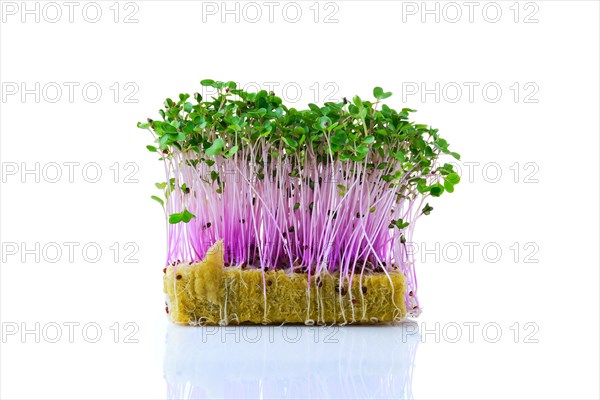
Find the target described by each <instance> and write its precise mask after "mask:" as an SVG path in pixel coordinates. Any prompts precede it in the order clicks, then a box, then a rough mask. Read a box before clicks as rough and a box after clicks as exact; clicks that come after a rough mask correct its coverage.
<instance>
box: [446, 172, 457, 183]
mask: <svg viewBox="0 0 600 400" xmlns="http://www.w3.org/2000/svg"><path fill="white" fill-rule="evenodd" d="M444 179H445V181H446V182H450V183H451V184H453V185H456V184H457V183H459V182H460V176H459V175H458V174H457V173H456V172H452V173H450V174H448V175H447V176H446V178H444Z"/></svg>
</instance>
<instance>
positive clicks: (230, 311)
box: [164, 243, 406, 325]
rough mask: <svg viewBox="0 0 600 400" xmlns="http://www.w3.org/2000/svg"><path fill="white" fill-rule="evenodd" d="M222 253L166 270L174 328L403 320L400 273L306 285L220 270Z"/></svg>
mask: <svg viewBox="0 0 600 400" xmlns="http://www.w3.org/2000/svg"><path fill="white" fill-rule="evenodd" d="M222 249H223V246H222V244H221V243H217V244H216V245H215V246H213V248H211V251H209V253H208V255H207V257H206V259H205V260H203V261H201V262H199V263H195V264H191V265H190V264H177V265H171V266H169V267H168V268H167V269H166V272H165V276H164V289H165V293H166V294H167V310H168V314H169V316H170V318H171V320H172V321H173V322H176V323H180V324H189V325H217V324H219V325H227V324H244V323H254V324H261V323H262V324H281V323H296V324H307V325H313V324H347V323H367V324H373V323H382V322H393V321H400V320H402V319H403V318H404V317H405V316H406V306H405V304H404V294H405V285H404V275H403V274H402V273H401V272H391V273H389V274H384V273H368V274H364V275H363V276H362V278H361V277H360V276H358V275H357V276H355V277H354V279H353V280H352V282H351V283H350V282H349V280H348V279H346V280H343V282H340V275H339V274H331V273H323V274H321V275H319V276H312V277H311V278H310V280H309V279H308V274H306V273H298V272H295V273H291V274H290V273H288V272H285V271H283V270H278V271H267V272H265V273H264V274H263V273H262V272H261V270H258V269H242V268H241V267H229V268H224V266H223V251H222ZM309 282H310V283H309Z"/></svg>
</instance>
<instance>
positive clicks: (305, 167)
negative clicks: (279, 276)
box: [138, 79, 460, 293]
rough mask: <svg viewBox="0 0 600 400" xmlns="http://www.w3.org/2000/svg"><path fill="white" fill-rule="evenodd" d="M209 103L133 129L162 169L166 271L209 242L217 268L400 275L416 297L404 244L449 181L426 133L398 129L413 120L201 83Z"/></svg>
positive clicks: (380, 95)
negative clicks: (220, 245) (216, 253)
mask: <svg viewBox="0 0 600 400" xmlns="http://www.w3.org/2000/svg"><path fill="white" fill-rule="evenodd" d="M201 84H202V85H203V86H209V87H213V88H215V89H216V92H217V94H216V95H215V96H214V97H212V98H210V99H203V98H202V96H201V95H200V94H198V93H195V94H194V95H193V96H190V95H189V94H180V95H179V98H178V100H172V99H166V100H165V102H164V108H162V109H160V110H159V114H160V120H152V119H148V121H147V122H144V123H138V127H139V128H143V129H147V130H149V131H150V132H151V133H152V134H153V136H154V139H155V142H154V143H153V144H152V145H149V146H147V149H148V150H149V151H151V152H154V153H158V154H159V155H160V160H162V161H163V162H164V165H165V171H166V177H167V179H166V182H162V183H158V184H157V187H158V189H159V190H161V191H162V192H163V198H164V200H163V199H161V198H159V197H157V196H152V198H153V199H154V200H156V201H158V202H159V203H160V204H161V205H163V207H164V209H165V213H166V217H167V219H168V222H169V225H168V260H167V261H168V262H169V263H171V262H176V261H177V260H186V261H194V260H199V259H201V258H202V257H204V255H205V254H206V252H207V250H208V248H209V247H210V246H211V245H212V244H213V243H214V242H215V241H217V240H219V239H223V241H224V244H225V262H226V265H245V266H248V267H256V268H261V269H263V270H264V269H278V268H284V269H287V270H289V271H303V272H307V273H308V274H309V276H310V275H311V274H315V273H316V274H319V273H321V272H322V271H330V272H340V273H341V274H343V275H345V276H349V277H350V278H351V277H352V276H353V275H354V273H355V272H358V273H361V274H362V273H364V272H365V271H369V270H371V271H383V272H387V271H390V270H392V269H400V270H401V271H402V272H404V273H405V276H406V277H407V284H408V287H409V289H408V290H407V293H408V291H409V290H410V291H412V290H414V289H415V288H416V280H415V277H414V270H413V260H412V255H411V254H410V253H409V252H408V251H407V248H406V241H407V240H409V239H410V237H411V236H412V232H413V230H414V225H415V222H416V220H417V219H418V218H419V217H420V216H421V215H429V214H430V212H431V211H432V210H433V208H432V207H431V206H430V205H429V204H428V203H427V204H425V205H423V204H424V200H425V199H427V198H428V197H430V196H431V197H439V196H441V195H442V194H443V193H444V192H450V193H451V192H453V191H454V186H455V185H456V184H457V183H459V181H460V177H459V176H458V174H456V173H455V172H454V170H453V167H452V165H451V164H448V163H445V164H443V165H441V166H440V165H439V164H440V157H441V156H443V155H449V156H451V157H454V158H456V159H459V157H460V156H459V155H458V154H457V153H454V152H452V151H450V150H449V147H448V142H447V141H446V140H444V139H442V138H441V137H440V136H439V134H438V130H437V129H433V128H431V127H429V126H427V125H423V124H417V123H413V122H410V121H409V116H410V114H411V113H412V112H414V111H415V110H412V109H410V108H403V109H401V110H400V111H397V110H394V109H392V108H390V107H389V106H387V105H386V104H383V103H382V100H384V99H387V98H389V97H390V96H391V95H392V93H390V92H385V91H384V90H383V89H382V88H380V87H376V88H375V89H374V90H373V96H374V98H375V100H374V101H369V100H363V99H361V98H360V97H358V96H355V97H354V98H352V101H348V100H347V99H345V98H344V100H343V101H342V102H339V103H335V102H327V103H325V104H324V105H323V106H318V105H316V104H309V105H308V109H306V110H298V109H295V108H289V107H287V106H286V105H284V104H283V102H282V99H281V98H280V97H278V96H276V95H275V94H274V93H273V92H267V91H265V90H261V91H259V92H258V93H248V92H245V91H243V90H240V89H238V88H237V85H236V84H235V83H234V82H221V81H214V80H211V79H205V80H203V81H201Z"/></svg>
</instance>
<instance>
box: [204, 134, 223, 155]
mask: <svg viewBox="0 0 600 400" xmlns="http://www.w3.org/2000/svg"><path fill="white" fill-rule="evenodd" d="M223 146H225V142H223V139H221V138H217V139H216V140H215V141H214V142H213V143H212V144H211V145H210V147H209V148H208V149H206V150H205V151H204V153H206V154H207V155H209V156H215V155H217V154H219V153H220V152H221V150H222V149H223Z"/></svg>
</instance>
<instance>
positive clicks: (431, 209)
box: [423, 203, 433, 215]
mask: <svg viewBox="0 0 600 400" xmlns="http://www.w3.org/2000/svg"><path fill="white" fill-rule="evenodd" d="M431 211H433V207H431V206H430V205H429V203H427V204H425V207H423V214H425V215H429V213H430V212H431Z"/></svg>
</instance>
